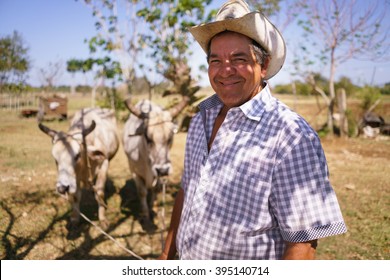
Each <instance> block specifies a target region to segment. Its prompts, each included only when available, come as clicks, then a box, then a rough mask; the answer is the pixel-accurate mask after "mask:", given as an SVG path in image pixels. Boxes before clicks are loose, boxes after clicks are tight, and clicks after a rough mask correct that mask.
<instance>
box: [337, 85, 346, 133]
mask: <svg viewBox="0 0 390 280" xmlns="http://www.w3.org/2000/svg"><path fill="white" fill-rule="evenodd" d="M337 97H338V102H337V103H338V107H339V114H340V136H341V137H348V118H347V114H346V113H347V95H346V93H345V89H343V88H340V89H338V90H337Z"/></svg>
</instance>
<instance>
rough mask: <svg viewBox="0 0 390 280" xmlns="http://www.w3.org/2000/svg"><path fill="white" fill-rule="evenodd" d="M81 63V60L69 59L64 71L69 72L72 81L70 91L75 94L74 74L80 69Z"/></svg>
mask: <svg viewBox="0 0 390 280" xmlns="http://www.w3.org/2000/svg"><path fill="white" fill-rule="evenodd" d="M82 65H83V61H82V60H79V59H70V60H68V61H67V62H66V71H68V72H69V73H71V75H72V79H73V83H72V87H71V93H72V94H75V92H76V85H75V83H74V76H75V74H76V73H77V72H79V71H81V69H82Z"/></svg>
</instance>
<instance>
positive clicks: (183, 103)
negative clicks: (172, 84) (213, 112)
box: [169, 96, 190, 119]
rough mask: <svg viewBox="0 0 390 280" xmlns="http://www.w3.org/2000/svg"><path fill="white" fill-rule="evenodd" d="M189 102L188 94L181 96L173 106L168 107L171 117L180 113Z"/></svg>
mask: <svg viewBox="0 0 390 280" xmlns="http://www.w3.org/2000/svg"><path fill="white" fill-rule="evenodd" d="M189 102H190V98H189V97H188V96H183V99H182V100H181V101H180V102H179V103H178V104H177V105H176V106H175V107H172V108H171V109H169V113H170V114H171V116H172V119H174V118H176V117H177V116H178V115H179V114H180V113H181V111H183V110H184V108H185V107H186V106H187V105H188V103H189Z"/></svg>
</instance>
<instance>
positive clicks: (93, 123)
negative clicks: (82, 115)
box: [83, 120, 96, 137]
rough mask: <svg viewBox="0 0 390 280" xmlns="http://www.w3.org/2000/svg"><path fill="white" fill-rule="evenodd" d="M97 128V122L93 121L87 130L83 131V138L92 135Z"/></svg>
mask: <svg viewBox="0 0 390 280" xmlns="http://www.w3.org/2000/svg"><path fill="white" fill-rule="evenodd" d="M95 127H96V122H95V121H94V120H92V123H91V125H90V126H89V127H88V128H86V129H83V136H84V137H85V136H87V135H88V134H90V133H91V132H92V131H93V130H94V129H95Z"/></svg>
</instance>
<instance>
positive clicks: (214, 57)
mask: <svg viewBox="0 0 390 280" xmlns="http://www.w3.org/2000/svg"><path fill="white" fill-rule="evenodd" d="M251 42H252V40H251V39H250V38H248V37H246V36H244V35H241V34H239V33H234V32H224V33H222V34H219V35H216V36H215V37H214V38H213V39H212V40H211V44H210V56H209V61H208V62H209V69H208V74H209V79H210V83H211V86H212V88H213V89H214V91H215V92H216V93H217V95H218V97H219V98H220V99H221V101H222V102H223V103H224V104H225V106H227V107H229V108H232V107H237V106H240V105H242V104H244V103H245V102H247V101H248V100H250V99H251V98H252V97H253V96H255V95H256V94H257V93H258V92H259V91H260V89H261V86H262V85H261V81H262V79H263V78H264V77H265V74H266V69H262V68H261V66H260V64H259V63H257V62H256V57H255V54H254V53H253V50H252V47H251Z"/></svg>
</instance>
